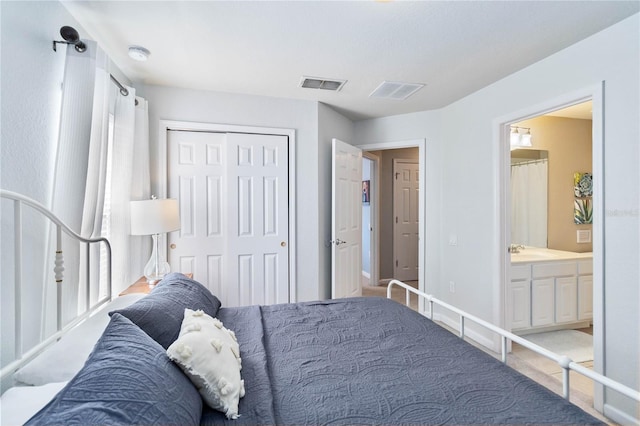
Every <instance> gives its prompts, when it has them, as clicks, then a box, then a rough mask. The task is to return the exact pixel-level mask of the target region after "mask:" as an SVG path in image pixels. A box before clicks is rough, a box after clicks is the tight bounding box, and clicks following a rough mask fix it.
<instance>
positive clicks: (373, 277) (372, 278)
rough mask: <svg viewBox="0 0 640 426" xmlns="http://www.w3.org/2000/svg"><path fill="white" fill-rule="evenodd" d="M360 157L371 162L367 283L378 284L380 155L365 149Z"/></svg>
mask: <svg viewBox="0 0 640 426" xmlns="http://www.w3.org/2000/svg"><path fill="white" fill-rule="evenodd" d="M362 158H366V159H368V160H370V161H372V162H373V165H372V171H371V179H370V183H369V185H370V187H369V191H370V201H369V207H370V209H369V212H370V218H369V220H370V223H371V227H372V228H373V230H372V231H370V234H371V235H370V242H369V245H370V252H371V255H370V257H369V285H378V282H379V281H380V267H379V262H380V250H379V247H378V244H379V238H380V236H379V234H378V233H379V231H380V202H379V197H380V192H379V189H378V188H379V184H378V182H379V180H380V157H378V156H377V155H375V154H372V153H370V152H367V151H364V150H363V151H362Z"/></svg>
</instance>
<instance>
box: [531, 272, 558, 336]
mask: <svg viewBox="0 0 640 426" xmlns="http://www.w3.org/2000/svg"><path fill="white" fill-rule="evenodd" d="M553 281H554V280H553V278H544V279H539V280H533V281H532V283H531V325H532V326H534V327H537V326H541V325H550V324H553V319H554V317H553V314H554V305H555V303H554V299H555V292H554V283H553Z"/></svg>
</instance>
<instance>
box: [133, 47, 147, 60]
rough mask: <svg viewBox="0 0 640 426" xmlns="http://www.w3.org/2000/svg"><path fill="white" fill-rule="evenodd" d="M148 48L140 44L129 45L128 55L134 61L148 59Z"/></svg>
mask: <svg viewBox="0 0 640 426" xmlns="http://www.w3.org/2000/svg"><path fill="white" fill-rule="evenodd" d="M150 54H151V52H149V49H146V48H144V47H142V46H129V57H130V58H131V59H134V60H136V61H140V62H144V61H146V60H147V59H149V55H150Z"/></svg>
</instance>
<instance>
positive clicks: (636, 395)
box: [387, 280, 640, 402]
mask: <svg viewBox="0 0 640 426" xmlns="http://www.w3.org/2000/svg"><path fill="white" fill-rule="evenodd" d="M393 286H398V287H402V288H404V289H405V298H406V304H407V306H409V298H410V294H411V293H413V294H415V295H417V296H418V298H423V299H424V300H425V301H426V302H427V303H428V304H429V318H430V319H431V320H433V306H434V304H436V305H438V306H441V307H443V308H445V309H447V310H449V311H451V312H454V313H456V314H458V315H459V316H460V322H459V327H458V333H459V336H460V338H464V337H465V331H464V326H465V321H466V320H469V321H472V322H474V323H476V324H478V325H481V326H482V327H484V328H486V329H488V330H491V331H493V332H494V333H496V334H498V335H499V336H500V338H501V343H502V345H501V346H502V350H501V355H502V362H504V363H505V364H506V362H507V342H508V341H509V340H511V341H512V342H516V343H518V344H519V345H522V346H524V347H526V348H527V349H530V350H532V351H534V352H536V353H537V354H540V355H542V356H544V357H546V358H549V359H550V360H552V361H555V362H557V363H558V365H559V366H560V367H561V368H562V373H563V374H562V378H563V380H562V393H563V396H564V397H565V398H566V399H569V371H570V370H573V371H575V372H576V373H579V374H582V375H583V376H585V377H588V378H590V379H591V380H594V381H596V382H598V383H600V384H602V385H604V386H606V387H607V388H609V389H612V390H614V391H616V392H619V393H621V394H623V395H625V396H627V397H629V398H631V399H633V400H635V401H638V402H640V392H638V391H637V390H634V389H631V388H630V387H628V386H625V385H623V384H621V383H618V382H616V381H615V380H612V379H610V378H608V377H605V376H603V375H602V374H599V373H596V372H594V371H592V370H589V369H588V368H584V367H583V366H581V365H580V364H577V363H575V362H574V361H573V360H571V358H569V357H567V356H564V355H558V354H556V353H554V352H551V351H549V350H547V349H545V348H543V347H541V346H538V345H536V344H535V343H532V342H530V341H528V340H526V339H524V338H522V337H520V336H518V335H515V334H513V333H511V332H509V331H507V330H504V329H502V328H500V327H497V326H495V325H493V324H491V323H489V322H487V321H485V320H482V319H480V318H478V317H476V316H473V315H471V314H469V313H467V312H465V311H463V310H461V309H458V308H456V307H455V306H451V305H450V304H448V303H446V302H443V301H442V300H439V299H436V298H435V297H433V296H431V295H429V294H427V293H424V292H422V291H420V290H417V289H415V288H413V287H411V286H409V285H407V284H405V283H403V282H401V281H398V280H391V281H390V282H389V285H388V287H387V298H389V299H390V298H391V289H392V288H393Z"/></svg>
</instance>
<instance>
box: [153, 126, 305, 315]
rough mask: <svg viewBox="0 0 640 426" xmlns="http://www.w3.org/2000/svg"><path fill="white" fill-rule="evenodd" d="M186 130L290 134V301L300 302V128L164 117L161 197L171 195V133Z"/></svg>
mask: <svg viewBox="0 0 640 426" xmlns="http://www.w3.org/2000/svg"><path fill="white" fill-rule="evenodd" d="M169 130H182V131H191V132H198V131H200V132H217V133H250V134H259V135H278V136H286V137H288V141H289V142H288V149H289V153H288V156H287V157H288V159H289V160H288V168H289V170H288V172H289V194H288V195H289V212H288V213H289V250H288V254H289V302H291V303H294V302H297V300H298V297H297V291H296V288H297V287H296V263H297V257H296V249H297V245H296V241H297V239H296V206H297V203H296V131H295V130H294V129H284V128H272V127H254V126H241V125H233V124H217V123H200V122H192V121H176V120H160V122H159V129H158V179H159V180H158V182H157V185H158V198H166V197H167V179H168V175H167V172H168V170H167V139H168V138H167V132H168V131H169ZM160 247H161V250H163V251H164V254H165V259H166V258H167V257H166V250H167V243H166V235H162V236H161V240H160Z"/></svg>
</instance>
